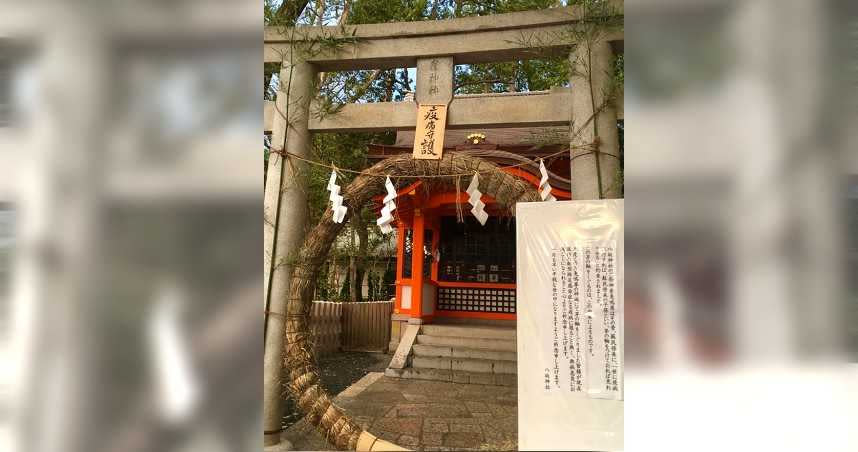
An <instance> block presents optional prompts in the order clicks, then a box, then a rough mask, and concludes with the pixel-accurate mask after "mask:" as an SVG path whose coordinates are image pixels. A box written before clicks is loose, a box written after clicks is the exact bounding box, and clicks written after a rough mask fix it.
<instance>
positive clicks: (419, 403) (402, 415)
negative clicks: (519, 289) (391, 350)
mask: <svg viewBox="0 0 858 452" xmlns="http://www.w3.org/2000/svg"><path fill="white" fill-rule="evenodd" d="M334 402H335V403H336V404H337V405H339V406H340V407H342V408H343V409H344V410H345V411H346V412H347V413H349V414H350V415H352V416H353V417H354V419H355V420H356V421H357V422H358V423H359V424H361V426H362V427H364V428H365V429H368V430H369V432H370V433H372V434H374V435H376V436H378V437H380V438H383V439H386V440H388V441H391V442H394V443H396V444H399V445H400V446H403V447H407V448H409V449H413V450H426V451H434V450H439V451H448V450H515V449H516V448H517V446H518V443H517V428H518V425H517V423H518V420H517V415H516V410H517V398H516V388H515V387H504V386H484V385H471V384H460V383H448V382H442V381H424V380H405V379H398V378H390V377H385V376H384V375H383V374H381V373H377V372H373V373H370V374H368V375H367V376H365V377H364V378H362V379H361V380H360V381H358V382H357V383H355V384H354V385H352V386H351V387H349V388H348V389H346V390H345V391H343V392H341V393H340V394H339V395H338V396H337V397H336V398H335V399H334ZM284 437H285V438H286V439H288V440H290V441H291V442H292V444H293V447H294V449H295V450H333V448H332V447H331V446H329V445H327V443H325V441H324V439H323V438H322V437H321V435H319V434H318V433H317V432H316V431H315V429H313V428H312V427H310V426H309V425H307V424H306V423H305V422H304V421H303V420H302V421H301V422H299V423H298V424H296V425H294V426H292V427H291V428H289V429H288V430H287V431H286V433H285V434H284Z"/></svg>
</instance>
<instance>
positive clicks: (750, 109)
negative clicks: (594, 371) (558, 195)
mask: <svg viewBox="0 0 858 452" xmlns="http://www.w3.org/2000/svg"><path fill="white" fill-rule="evenodd" d="M856 6H858V4H856V3H855V2H854V1H829V2H806V1H794V0H778V1H772V0H748V1H721V0H687V1H673V0H653V1H642V0H629V1H626V2H625V12H626V35H627V39H626V58H625V60H626V76H625V81H626V84H625V114H626V121H625V122H626V129H625V133H626V135H625V140H626V152H625V156H626V161H625V176H626V190H625V193H626V197H627V202H626V209H627V212H626V219H627V229H626V231H627V236H626V250H627V260H626V272H627V273H626V274H627V279H626V281H627V286H626V309H625V313H626V323H625V327H626V342H625V344H626V357H627V360H628V361H627V368H626V372H627V373H626V379H625V382H626V388H625V389H626V392H625V393H626V402H627V403H626V410H625V415H626V419H625V427H626V429H625V431H626V445H627V447H628V449H629V450H688V449H690V448H693V450H736V449H738V450H809V449H819V450H844V451H845V450H855V448H856V447H858V446H856V445H858V442H856V436H855V432H854V429H852V428H850V427H849V425H850V423H852V424H854V420H855V419H856V412H855V410H856V406H858V404H856V391H858V371H856V369H858V366H856V364H855V363H856V360H858V327H856V325H858V285H856V282H855V281H856V278H855V276H856V275H858V259H856V258H858V252H856V251H858V240H856V238H858V222H856V218H858V199H856V197H855V196H856V193H858V190H856V184H858V177H856V176H858V148H856V142H855V137H856V135H855V128H854V125H855V124H856V117H855V113H856V109H855V106H856V104H855V100H856V99H855V95H856V90H855V86H856V80H858V72H856V67H858V66H856V55H858V53H856V50H858V22H856ZM689 446H691V447H689Z"/></svg>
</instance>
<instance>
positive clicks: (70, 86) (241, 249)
mask: <svg viewBox="0 0 858 452" xmlns="http://www.w3.org/2000/svg"><path fill="white" fill-rule="evenodd" d="M0 11H2V13H0V291H2V295H0V312H2V315H0V319H2V327H0V333H2V334H0V338H2V339H0V356H2V357H0V362H2V367H0V372H2V374H0V450H3V451H108V450H110V451H112V450H125V451H130V450H153V451H155V450H158V451H167V450H207V451H219V450H261V449H262V435H261V408H260V407H261V400H262V390H261V387H262V378H261V376H262V331H263V326H262V315H261V314H262V313H261V311H260V304H259V301H260V299H261V297H262V271H261V270H262V259H261V255H260V250H261V248H262V215H261V212H262V196H261V194H262V168H263V154H262V149H261V147H262V146H261V144H262V143H261V140H260V130H261V129H260V127H261V124H262V92H261V90H260V89H259V83H260V79H261V75H262V5H261V3H259V2H227V1H205V2H203V1H193V0H188V1H175V2H161V1H142V2H110V1H106V2H83V3H79V2H58V1H57V2H54V1H47V2H12V1H4V2H3V3H2V5H0Z"/></svg>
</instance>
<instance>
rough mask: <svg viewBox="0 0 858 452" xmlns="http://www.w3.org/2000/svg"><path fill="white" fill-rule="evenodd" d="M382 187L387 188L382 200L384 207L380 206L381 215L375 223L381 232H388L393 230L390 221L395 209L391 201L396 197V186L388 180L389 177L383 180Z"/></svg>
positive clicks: (394, 204)
mask: <svg viewBox="0 0 858 452" xmlns="http://www.w3.org/2000/svg"><path fill="white" fill-rule="evenodd" d="M384 188H385V189H387V195H385V197H384V201H382V202H383V203H384V207H382V208H381V216H380V217H379V218H378V220H376V221H375V224H377V225H378V227H379V229H381V233H382V234H390V233H391V232H393V227H392V226H390V223H392V222H393V215H392V213H393V211H394V210H395V209H396V203H395V202H394V201H393V200H394V199H396V187H394V186H393V183H392V182H390V177H388V178H387V180H385V181H384Z"/></svg>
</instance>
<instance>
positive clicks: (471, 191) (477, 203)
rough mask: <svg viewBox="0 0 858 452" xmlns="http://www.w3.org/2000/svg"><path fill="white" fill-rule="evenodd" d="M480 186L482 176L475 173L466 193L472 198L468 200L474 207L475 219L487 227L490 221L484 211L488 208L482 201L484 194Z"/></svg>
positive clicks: (472, 211)
mask: <svg viewBox="0 0 858 452" xmlns="http://www.w3.org/2000/svg"><path fill="white" fill-rule="evenodd" d="M479 186H480V174H479V173H474V177H473V178H472V179H471V183H470V184H468V189H467V190H465V192H466V193H467V194H468V195H469V196H470V197H469V198H468V202H469V203H471V205H472V206H473V207H472V208H471V213H472V214H474V218H476V219H477V221H479V222H480V224H481V225H483V226H485V225H486V220H488V219H489V214H488V213H486V211H485V210H483V208H484V207H486V204H485V203H484V202H483V201H482V200H480V198H481V197H482V196H483V194H482V192H480V190H479Z"/></svg>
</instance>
